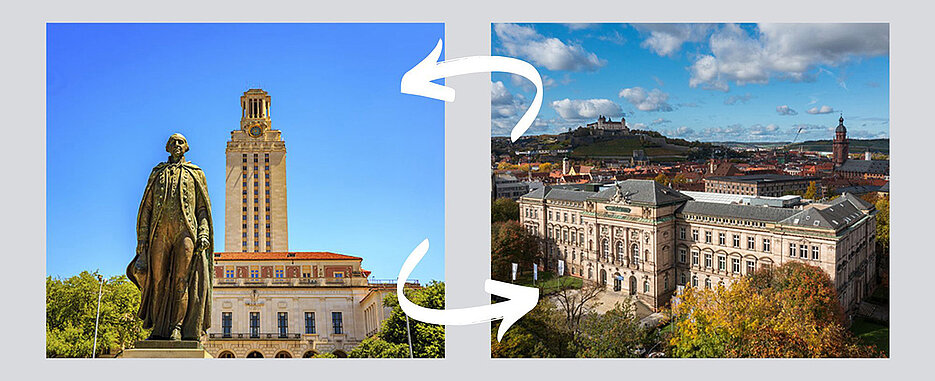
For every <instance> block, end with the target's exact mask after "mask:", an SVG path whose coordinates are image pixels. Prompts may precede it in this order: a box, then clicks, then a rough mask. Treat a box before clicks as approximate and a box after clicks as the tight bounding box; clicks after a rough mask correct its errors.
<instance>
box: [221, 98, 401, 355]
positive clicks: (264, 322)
mask: <svg viewBox="0 0 935 381" xmlns="http://www.w3.org/2000/svg"><path fill="white" fill-rule="evenodd" d="M270 103H271V102H270V96H269V94H267V93H266V92H265V91H263V90H261V89H250V90H248V91H246V92H244V94H243V96H242V97H241V98H240V104H241V110H242V112H241V121H240V129H238V130H235V131H232V132H231V140H230V141H228V142H227V188H226V189H225V196H226V198H225V221H224V226H225V241H224V243H225V248H226V251H225V252H215V253H214V264H215V267H214V288H213V299H212V310H211V319H212V321H211V328H210V329H209V330H208V332H207V337H206V340H205V343H204V347H205V349H206V350H207V351H208V352H209V353H210V354H211V355H212V356H214V357H216V358H240V357H248V358H260V357H312V356H314V355H315V354H319V353H333V354H335V355H337V356H338V357H346V356H347V354H348V352H350V351H351V350H352V349H353V348H354V347H355V346H357V345H358V344H359V343H360V342H361V341H363V340H364V339H365V338H367V337H370V336H373V335H375V334H376V333H377V332H378V331H379V328H380V325H381V322H382V321H383V320H385V319H387V318H388V317H389V314H390V312H391V309H389V308H387V307H385V306H384V305H383V298H384V296H386V294H387V293H391V292H395V291H396V283H395V280H393V281H385V282H377V281H370V280H369V279H368V276H369V275H370V272H369V271H366V270H364V269H362V268H361V263H362V261H363V259H362V258H360V257H354V256H349V255H343V254H337V253H330V252H290V251H288V229H287V228H288V227H287V222H288V219H287V218H286V148H285V142H283V139H282V136H281V132H280V131H279V130H273V129H272V128H271V127H270ZM405 286H406V287H419V285H418V283H417V282H411V283H407V284H406V285H405Z"/></svg>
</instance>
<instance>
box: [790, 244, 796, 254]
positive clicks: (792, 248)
mask: <svg viewBox="0 0 935 381" xmlns="http://www.w3.org/2000/svg"><path fill="white" fill-rule="evenodd" d="M789 256H790V257H794V256H795V244H794V243H790V244H789Z"/></svg>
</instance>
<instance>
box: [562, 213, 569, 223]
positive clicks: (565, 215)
mask: <svg viewBox="0 0 935 381" xmlns="http://www.w3.org/2000/svg"><path fill="white" fill-rule="evenodd" d="M562 222H568V213H563V214H562Z"/></svg>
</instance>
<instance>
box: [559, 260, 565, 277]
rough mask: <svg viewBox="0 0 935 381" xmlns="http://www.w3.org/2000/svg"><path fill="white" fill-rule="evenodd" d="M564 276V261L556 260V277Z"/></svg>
mask: <svg viewBox="0 0 935 381" xmlns="http://www.w3.org/2000/svg"><path fill="white" fill-rule="evenodd" d="M562 275H565V261H563V260H561V259H559V260H558V276H562Z"/></svg>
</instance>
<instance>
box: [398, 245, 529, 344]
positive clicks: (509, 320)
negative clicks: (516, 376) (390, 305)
mask: <svg viewBox="0 0 935 381" xmlns="http://www.w3.org/2000/svg"><path fill="white" fill-rule="evenodd" d="M428 251H429V240H428V239H426V240H424V241H422V243H420V244H419V246H416V248H415V249H414V250H412V253H411V254H409V258H406V262H404V263H403V267H402V268H401V269H400V270H399V278H397V279H396V295H397V297H398V299H399V306H400V307H401V308H402V309H403V312H405V313H406V315H409V316H410V317H411V318H413V319H416V320H419V321H423V322H426V323H432V324H444V325H469V324H479V323H486V322H489V321H492V320H498V319H503V321H502V322H500V328H499V329H498V330H497V341H500V339H502V338H503V334H504V333H506V330H508V329H510V326H512V325H513V323H516V321H517V320H519V318H521V317H523V315H525V314H526V313H527V312H529V310H531V309H533V307H535V306H536V303H538V302H539V289H538V288H535V287H523V286H517V285H515V284H509V283H503V282H498V281H495V280H492V279H487V281H486V282H484V291H487V292H488V293H490V294H493V295H499V296H502V297H504V298H508V299H510V300H508V301H505V302H500V303H496V304H490V305H486V306H479V307H469V308H458V309H452V310H436V309H432V308H425V307H421V306H418V305H416V304H415V303H413V302H411V301H409V299H407V298H406V294H405V293H403V287H404V286H405V284H406V279H409V274H412V270H413V269H415V268H416V265H417V264H419V261H421V260H422V257H424V256H425V253H426V252H428Z"/></svg>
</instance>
